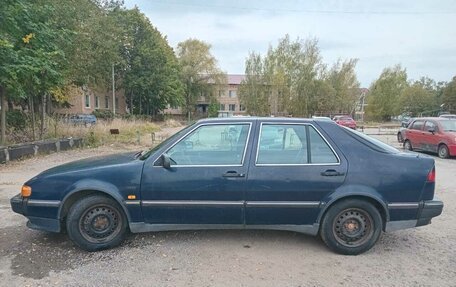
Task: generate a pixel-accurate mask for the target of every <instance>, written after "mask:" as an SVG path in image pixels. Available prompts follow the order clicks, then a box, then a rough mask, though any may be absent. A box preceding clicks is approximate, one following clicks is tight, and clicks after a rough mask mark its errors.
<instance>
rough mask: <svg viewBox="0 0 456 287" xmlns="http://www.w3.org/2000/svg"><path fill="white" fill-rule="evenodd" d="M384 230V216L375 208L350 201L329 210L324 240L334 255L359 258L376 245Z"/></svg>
mask: <svg viewBox="0 0 456 287" xmlns="http://www.w3.org/2000/svg"><path fill="white" fill-rule="evenodd" d="M382 226H383V221H382V216H381V215H380V212H379V211H378V210H377V208H375V206H373V205H372V204H370V203H369V202H367V201H364V200H360V199H347V200H343V201H341V202H338V203H336V204H335V205H333V206H331V207H330V208H329V210H328V212H327V213H326V214H325V216H324V218H323V221H322V225H321V228H320V236H321V239H322V240H323V242H325V244H326V245H327V246H328V247H329V248H330V249H332V250H333V251H335V252H337V253H339V254H344V255H358V254H361V253H363V252H366V251H367V250H369V249H371V248H372V246H374V245H375V243H376V242H377V240H378V239H379V237H380V234H381V232H382Z"/></svg>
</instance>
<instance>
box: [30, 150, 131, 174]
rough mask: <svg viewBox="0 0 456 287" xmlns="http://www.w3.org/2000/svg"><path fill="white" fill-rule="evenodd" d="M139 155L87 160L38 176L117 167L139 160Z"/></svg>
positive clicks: (120, 155)
mask: <svg viewBox="0 0 456 287" xmlns="http://www.w3.org/2000/svg"><path fill="white" fill-rule="evenodd" d="M138 155H139V153H138V152H128V153H120V154H112V155H106V156H97V157H91V158H86V159H82V160H77V161H73V162H70V163H66V164H62V165H59V166H56V167H53V168H50V169H48V170H46V171H43V172H42V173H40V174H39V175H38V176H39V177H43V176H52V175H56V174H62V173H68V172H76V171H82V170H91V169H98V168H103V167H109V166H115V165H122V164H126V163H129V162H132V161H136V160H139V159H138Z"/></svg>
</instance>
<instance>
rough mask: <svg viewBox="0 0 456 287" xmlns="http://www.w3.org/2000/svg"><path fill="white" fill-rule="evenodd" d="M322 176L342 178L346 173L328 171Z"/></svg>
mask: <svg viewBox="0 0 456 287" xmlns="http://www.w3.org/2000/svg"><path fill="white" fill-rule="evenodd" d="M321 175H322V176H342V175H345V173H344V172H338V171H337V170H335V169H328V170H325V171H323V172H322V173H321Z"/></svg>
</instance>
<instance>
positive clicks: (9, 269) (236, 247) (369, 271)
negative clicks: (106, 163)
mask: <svg viewBox="0 0 456 287" xmlns="http://www.w3.org/2000/svg"><path fill="white" fill-rule="evenodd" d="M376 137H377V138H379V139H381V140H383V141H385V142H387V143H389V144H392V145H394V146H396V147H398V146H399V145H398V144H397V142H396V141H395V135H380V136H376ZM130 149H131V148H130ZM124 150H125V148H124V147H113V146H108V147H100V148H97V149H85V150H74V151H66V152H62V153H56V154H50V155H46V156H41V157H37V158H33V159H28V160H24V161H21V162H11V163H9V164H8V165H0V218H1V220H0V286H47V285H51V286H54V285H55V286H144V285H145V286H343V285H344V286H345V285H346V286H456V220H455V217H456V180H455V175H456V159H446V160H443V159H439V158H437V157H435V156H434V158H435V161H436V169H437V188H436V195H437V196H438V197H439V198H441V199H442V200H443V201H444V203H445V207H444V211H443V214H442V215H441V216H439V217H437V218H436V219H435V220H434V221H433V223H432V224H431V225H429V226H425V227H420V228H415V229H409V230H402V231H397V232H393V233H388V234H385V233H384V234H383V235H382V236H381V238H380V241H379V242H378V243H377V245H375V246H374V248H372V249H371V250H370V251H368V252H367V253H365V254H362V255H359V256H354V257H351V256H342V255H337V254H334V253H332V252H331V251H329V250H328V249H327V248H326V246H325V245H324V243H323V242H322V241H321V240H320V239H319V238H317V237H312V236H307V235H302V234H297V233H292V232H281V231H251V230H249V231H244V230H223V231H180V232H160V233H145V234H133V235H130V236H129V237H128V239H127V241H126V243H124V244H123V245H122V246H121V247H119V248H116V249H113V250H107V251H102V252H97V253H87V252H84V251H81V250H79V249H78V248H76V247H75V246H74V245H73V244H72V243H71V242H70V241H69V240H68V238H67V236H66V235H64V234H51V233H44V232H40V231H34V230H30V229H28V228H27V227H26V226H25V224H26V219H25V218H24V217H23V216H21V215H17V214H14V213H13V212H12V211H11V209H10V205H9V198H11V197H12V196H14V195H15V194H17V193H18V192H19V190H20V187H21V185H22V183H23V182H25V181H26V180H27V179H29V178H31V177H33V176H34V175H36V174H38V173H39V172H41V171H43V170H45V169H47V168H50V167H52V166H55V165H58V164H62V163H65V162H69V161H72V160H76V159H82V158H86V157H90V156H95V155H102V154H110V153H115V152H121V151H124Z"/></svg>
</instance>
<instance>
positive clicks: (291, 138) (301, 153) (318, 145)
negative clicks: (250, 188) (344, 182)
mask: <svg viewBox="0 0 456 287" xmlns="http://www.w3.org/2000/svg"><path fill="white" fill-rule="evenodd" d="M338 162H339V160H338V158H337V156H336V154H335V153H334V151H333V150H332V148H331V147H330V146H329V144H328V143H327V142H326V141H325V140H324V139H323V137H322V136H321V135H320V134H319V133H318V132H317V131H316V130H315V128H314V127H312V126H310V125H305V124H262V126H261V131H260V139H259V143H258V150H257V159H256V164H257V165H305V164H334V163H336V164H337V163H338Z"/></svg>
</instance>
